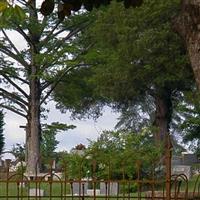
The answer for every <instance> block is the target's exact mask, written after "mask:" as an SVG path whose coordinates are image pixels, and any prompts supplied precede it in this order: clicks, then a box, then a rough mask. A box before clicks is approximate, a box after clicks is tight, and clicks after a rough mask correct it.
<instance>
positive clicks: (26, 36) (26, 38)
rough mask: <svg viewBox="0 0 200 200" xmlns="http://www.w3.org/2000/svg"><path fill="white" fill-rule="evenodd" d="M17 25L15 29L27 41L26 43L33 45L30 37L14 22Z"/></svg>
mask: <svg viewBox="0 0 200 200" xmlns="http://www.w3.org/2000/svg"><path fill="white" fill-rule="evenodd" d="M15 25H16V26H17V28H16V31H17V32H18V33H19V34H20V35H22V36H23V38H24V39H25V40H26V41H27V43H28V44H29V45H30V46H31V45H34V44H33V42H32V40H31V38H30V37H28V35H27V34H26V33H25V32H24V31H23V29H22V28H21V27H20V26H19V25H18V24H15Z"/></svg>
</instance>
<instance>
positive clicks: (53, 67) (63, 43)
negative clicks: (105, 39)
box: [0, 0, 90, 174]
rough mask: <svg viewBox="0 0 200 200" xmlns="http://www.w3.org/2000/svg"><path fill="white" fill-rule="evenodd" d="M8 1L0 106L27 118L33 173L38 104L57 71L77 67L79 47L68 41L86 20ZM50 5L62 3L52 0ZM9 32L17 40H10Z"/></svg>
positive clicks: (0, 40) (0, 45)
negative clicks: (45, 12)
mask: <svg viewBox="0 0 200 200" xmlns="http://www.w3.org/2000/svg"><path fill="white" fill-rule="evenodd" d="M13 3H15V4H13V6H9V7H8V8H7V9H6V10H5V12H3V14H2V15H1V20H0V29H1V30H0V31H1V33H0V57H1V60H0V62H1V67H0V75H1V80H2V82H3V83H2V84H1V87H0V96H1V104H0V106H1V107H2V108H5V109H8V110H10V111H12V112H13V113H16V114H17V115H19V116H21V117H24V118H25V119H26V121H27V124H26V148H27V150H28V156H27V173H28V174H34V173H35V170H38V171H39V165H38V162H39V157H40V138H41V123H40V118H41V115H42V112H43V111H44V108H43V107H42V105H44V104H45V103H46V102H47V99H48V98H49V96H50V95H51V92H52V91H53V90H54V88H55V87H56V85H57V84H58V82H59V81H60V80H61V79H62V77H63V75H67V74H70V73H72V71H74V70H75V69H77V68H79V67H81V66H82V64H77V62H76V59H77V58H78V56H79V54H81V53H83V52H82V51H81V50H80V49H76V48H74V46H73V44H72V43H73V41H75V38H76V36H77V35H78V34H79V32H80V31H81V30H82V29H83V28H84V27H86V26H87V25H88V23H90V19H89V18H87V15H85V14H84V13H83V12H81V13H79V14H77V13H72V14H73V17H71V18H68V19H66V20H65V21H62V20H63V17H62V19H61V18H60V17H59V18H58V17H57V13H56V12H53V13H51V14H50V13H49V14H50V15H49V16H42V15H41V13H40V10H39V8H40V5H38V4H36V0H31V1H26V0H16V1H13ZM58 4H59V5H58ZM53 6H54V4H53ZM55 6H59V7H60V6H62V5H61V3H59V2H58V1H55ZM22 9H23V10H22ZM49 9H51V10H52V9H53V7H51V8H49ZM16 10H17V12H14V11H16ZM63 14H64V15H67V13H63ZM81 15H82V17H81ZM62 16H63V15H62ZM83 16H85V17H83ZM10 30H12V32H10ZM10 34H12V35H10ZM14 35H16V37H19V38H20V41H21V42H22V44H19V43H17V42H16V40H15V37H14ZM22 45H23V47H22ZM50 86H51V87H50Z"/></svg>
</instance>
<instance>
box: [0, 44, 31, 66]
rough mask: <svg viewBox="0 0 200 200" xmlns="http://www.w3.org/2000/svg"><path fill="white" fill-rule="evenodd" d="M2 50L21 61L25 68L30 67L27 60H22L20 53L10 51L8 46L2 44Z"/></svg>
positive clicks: (0, 48) (0, 49) (0, 50)
mask: <svg viewBox="0 0 200 200" xmlns="http://www.w3.org/2000/svg"><path fill="white" fill-rule="evenodd" d="M0 52H2V53H4V54H5V55H7V56H9V57H11V58H13V59H14V60H15V61H17V62H18V63H20V64H21V65H22V66H24V67H25V68H28V66H29V65H28V63H27V62H26V61H25V60H21V58H20V57H18V55H16V54H14V53H13V52H12V51H10V50H9V49H8V48H7V47H5V46H3V45H1V46H0Z"/></svg>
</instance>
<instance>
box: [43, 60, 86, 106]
mask: <svg viewBox="0 0 200 200" xmlns="http://www.w3.org/2000/svg"><path fill="white" fill-rule="evenodd" d="M80 66H83V64H79V65H74V66H71V67H70V68H67V69H66V70H64V72H63V73H62V74H61V75H59V76H58V79H57V80H56V81H54V82H53V81H52V82H49V83H48V84H46V85H45V87H44V88H43V90H44V89H46V88H47V87H48V86H50V85H51V84H53V86H52V87H51V89H50V90H49V91H48V92H47V93H46V95H45V96H44V98H42V99H41V101H40V105H42V104H43V103H44V102H45V101H46V99H47V98H48V97H49V96H50V94H51V93H52V92H53V91H54V89H55V88H56V86H57V85H58V84H59V82H60V81H61V80H62V78H63V77H64V76H65V75H66V74H67V73H68V72H70V71H71V70H73V69H75V68H77V67H80ZM41 91H42V90H41Z"/></svg>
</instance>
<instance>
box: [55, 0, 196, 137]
mask: <svg viewBox="0 0 200 200" xmlns="http://www.w3.org/2000/svg"><path fill="white" fill-rule="evenodd" d="M178 6H179V1H178V0H173V1H171V0H168V1H165V2H161V1H159V0H154V1H144V3H143V5H142V6H141V7H139V8H135V9H127V10H125V9H124V8H123V6H121V5H120V4H118V3H115V2H113V3H112V5H111V6H110V7H109V8H108V11H106V12H104V11H103V10H102V11H99V12H98V17H97V18H98V19H97V22H96V24H95V25H94V26H92V28H91V29H89V32H87V34H85V37H83V38H82V40H81V43H82V44H85V45H86V46H88V44H91V43H92V44H93V46H92V47H91V48H90V50H89V51H88V53H87V55H86V56H85V57H84V58H83V59H85V60H86V62H88V63H90V64H93V68H92V69H88V71H89V70H91V71H92V72H91V73H92V76H91V78H89V83H90V87H91V89H90V92H91V91H92V89H93V95H91V96H90V98H89V97H88V96H84V98H85V99H84V98H83V100H85V101H84V102H88V100H90V102H89V103H91V104H92V108H93V105H94V104H95V103H96V102H95V98H96V97H101V98H100V99H99V102H101V103H102V104H103V103H105V104H106V103H108V104H109V105H111V106H113V108H115V109H117V110H120V111H122V112H126V111H127V109H130V107H135V110H136V112H135V115H137V113H139V114H141V110H142V109H144V106H143V105H144V104H146V105H148V104H150V103H151V104H152V101H153V102H154V106H153V107H152V106H151V107H152V109H151V111H153V112H154V114H153V118H151V119H152V124H153V125H154V126H155V127H157V130H156V131H155V132H156V134H155V137H156V138H157V139H158V140H163V138H164V137H165V134H166V133H167V132H169V127H170V122H171V119H172V110H173V102H172V99H175V97H176V94H177V91H181V90H187V89H189V88H190V86H191V85H192V83H193V76H192V72H191V69H190V66H189V64H188V60H187V56H186V52H185V49H184V45H183V43H182V42H181V40H180V38H179V37H178V36H177V35H176V34H175V33H173V31H172V30H171V20H172V17H173V16H174V15H175V14H176V12H177V10H178ZM85 70H87V69H85ZM66 81H67V80H66ZM81 86H84V85H83V84H81ZM59 88H60V90H56V99H57V100H58V101H60V102H63V104H61V106H62V105H64V106H66V107H70V102H69V101H68V100H66V98H65V95H63V93H67V91H68V88H65V87H64V83H63V84H60V86H59ZM82 88H83V87H82ZM63 91H65V92H63ZM86 94H89V93H88V92H87V93H86ZM98 95H99V96H98ZM102 104H100V106H101V105H102ZM81 105H83V106H84V104H83V103H82V104H81ZM75 109H76V108H75ZM144 110H145V109H144ZM96 111H98V110H97V109H96ZM145 112H146V111H145ZM146 113H147V112H146ZM144 114H145V113H144Z"/></svg>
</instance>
